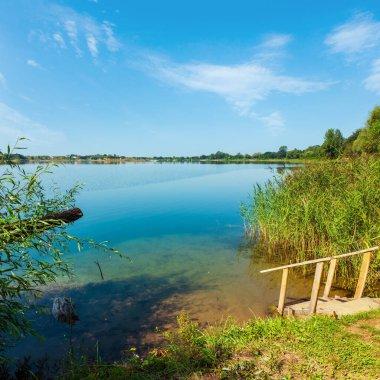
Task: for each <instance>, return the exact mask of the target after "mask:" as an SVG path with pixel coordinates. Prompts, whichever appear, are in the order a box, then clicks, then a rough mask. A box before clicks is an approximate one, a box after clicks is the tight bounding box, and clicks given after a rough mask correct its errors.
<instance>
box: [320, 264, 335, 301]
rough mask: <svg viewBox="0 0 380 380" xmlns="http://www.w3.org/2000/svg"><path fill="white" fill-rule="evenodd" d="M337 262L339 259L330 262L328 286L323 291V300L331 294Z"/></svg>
mask: <svg viewBox="0 0 380 380" xmlns="http://www.w3.org/2000/svg"><path fill="white" fill-rule="evenodd" d="M336 260H337V259H331V261H330V266H329V271H328V273H327V280H326V285H325V289H324V291H323V298H327V297H328V296H329V294H330V290H331V285H332V282H333V280H334V274H335V267H336Z"/></svg>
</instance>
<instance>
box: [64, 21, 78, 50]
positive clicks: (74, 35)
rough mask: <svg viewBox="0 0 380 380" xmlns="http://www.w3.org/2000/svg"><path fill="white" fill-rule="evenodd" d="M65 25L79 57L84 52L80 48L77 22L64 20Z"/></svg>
mask: <svg viewBox="0 0 380 380" xmlns="http://www.w3.org/2000/svg"><path fill="white" fill-rule="evenodd" d="M63 25H64V28H65V31H66V34H67V37H68V38H69V41H70V43H71V46H72V47H73V48H74V50H75V52H76V53H77V55H81V54H82V52H81V50H80V49H79V47H78V30H77V26H76V22H75V21H74V20H64V21H63Z"/></svg>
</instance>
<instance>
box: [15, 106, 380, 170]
mask: <svg viewBox="0 0 380 380" xmlns="http://www.w3.org/2000/svg"><path fill="white" fill-rule="evenodd" d="M378 153H380V106H376V107H375V108H374V109H373V110H372V112H371V113H370V115H369V117H368V119H367V121H366V124H365V126H364V127H363V128H359V129H357V130H356V131H355V132H353V133H352V134H351V135H350V136H349V137H347V138H344V137H343V135H342V132H341V131H340V130H339V129H333V128H330V129H328V130H327V131H326V133H325V136H324V141H323V143H322V145H311V146H309V147H308V148H306V149H304V150H302V149H292V150H288V147H287V146H285V145H283V146H280V148H279V149H278V151H277V152H264V153H261V152H257V153H253V154H242V153H237V154H229V153H225V152H220V151H218V152H216V153H212V154H209V155H201V156H187V157H184V156H180V157H179V156H172V157H163V156H155V157H126V156H119V155H116V154H92V155H78V154H69V155H66V156H46V155H45V156H23V155H22V154H18V153H17V154H10V155H8V157H10V159H11V160H13V161H17V162H33V161H37V162H41V161H55V162H73V161H74V162H75V161H83V162H95V163H97V162H98V163H118V162H128V161H152V160H155V161H159V162H205V161H206V162H207V161H216V162H229V161H243V162H244V161H249V160H262V161H265V160H285V159H289V160H294V159H300V160H313V159H321V158H325V159H336V158H339V157H342V156H354V155H361V154H378Z"/></svg>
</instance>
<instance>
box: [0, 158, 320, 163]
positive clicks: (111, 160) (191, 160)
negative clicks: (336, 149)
mask: <svg viewBox="0 0 380 380" xmlns="http://www.w3.org/2000/svg"><path fill="white" fill-rule="evenodd" d="M317 161H319V160H318V159H300V158H297V159H289V158H287V159H195V158H182V157H173V158H159V159H157V158H139V157H136V158H135V157H131V158H99V159H83V158H63V157H52V158H50V159H45V158H43V159H40V158H37V157H33V158H26V159H10V160H1V161H0V165H5V164H7V163H13V164H21V165H22V164H94V165H117V164H126V163H178V164H181V163H194V164H196V163H198V164H304V163H310V162H317Z"/></svg>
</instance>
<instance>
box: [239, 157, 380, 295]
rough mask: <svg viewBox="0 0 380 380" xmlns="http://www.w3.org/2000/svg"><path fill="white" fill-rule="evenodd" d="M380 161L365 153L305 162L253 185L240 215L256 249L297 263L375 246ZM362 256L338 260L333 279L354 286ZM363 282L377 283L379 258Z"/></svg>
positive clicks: (378, 228) (379, 230)
mask: <svg viewBox="0 0 380 380" xmlns="http://www.w3.org/2000/svg"><path fill="white" fill-rule="evenodd" d="M379 183H380V160H379V159H378V158H377V157H371V156H364V157H358V158H355V159H346V160H342V161H331V162H319V163H316V164H313V165H307V166H304V167H301V168H298V170H295V171H293V172H292V173H291V174H286V173H285V174H283V175H282V176H280V177H276V178H274V179H273V180H270V181H268V182H267V183H266V184H265V185H264V186H260V185H255V186H254V189H253V194H252V196H251V199H250V201H249V202H247V203H245V204H243V205H242V209H241V211H242V216H243V219H244V222H245V225H246V228H247V230H248V232H249V234H250V235H251V236H256V237H257V235H258V236H259V237H258V243H257V245H256V252H260V251H261V252H265V254H267V255H268V256H270V257H271V258H272V259H273V260H276V261H281V262H300V261H304V260H309V259H314V258H319V257H325V256H332V255H336V254H340V253H345V252H351V251H356V250H359V249H363V248H366V247H370V246H375V245H377V244H378V243H379V239H380V218H379V211H380V210H379V205H380V192H379V188H378V184H379ZM360 262H361V258H360V257H357V258H352V259H350V260H341V261H340V262H339V265H338V266H337V279H338V281H339V282H340V284H341V285H343V286H345V287H348V288H352V287H353V286H354V285H355V279H356V278H357V274H358V268H359V266H360ZM371 268H372V270H371V271H370V273H369V277H368V285H369V287H370V289H372V291H374V290H375V289H374V288H375V287H376V286H378V284H379V280H380V277H379V268H380V260H379V259H376V258H375V259H374V260H373V261H372V264H371Z"/></svg>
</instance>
